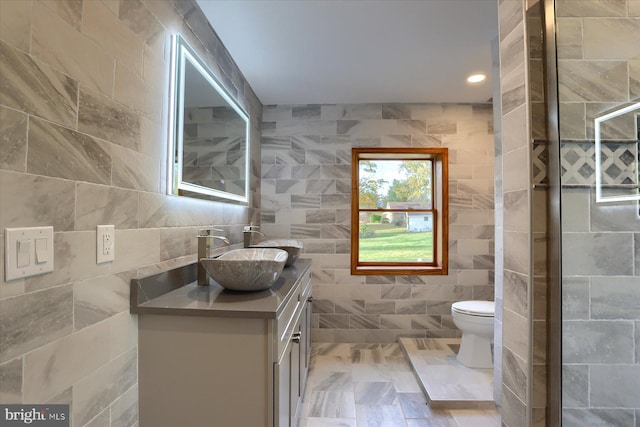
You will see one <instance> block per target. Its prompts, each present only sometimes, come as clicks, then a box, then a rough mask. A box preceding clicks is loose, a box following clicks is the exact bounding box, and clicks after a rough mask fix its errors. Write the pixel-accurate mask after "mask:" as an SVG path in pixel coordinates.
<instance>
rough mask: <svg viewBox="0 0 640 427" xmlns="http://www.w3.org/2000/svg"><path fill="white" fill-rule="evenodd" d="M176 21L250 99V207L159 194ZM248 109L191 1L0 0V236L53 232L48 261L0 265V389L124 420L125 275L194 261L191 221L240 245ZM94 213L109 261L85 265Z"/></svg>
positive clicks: (133, 419) (131, 405)
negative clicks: (15, 276)
mask: <svg viewBox="0 0 640 427" xmlns="http://www.w3.org/2000/svg"><path fill="white" fill-rule="evenodd" d="M175 32H181V33H182V34H183V36H184V37H185V38H186V39H187V40H188V41H189V43H190V44H191V45H192V46H194V47H195V48H196V49H197V50H199V51H201V52H206V55H205V61H206V62H207V63H208V64H209V66H210V67H211V69H212V70H213V71H214V72H215V73H217V74H218V75H219V77H220V78H221V80H222V81H223V82H224V84H225V85H226V86H227V88H228V89H229V91H230V92H231V93H233V94H234V95H235V96H236V97H237V99H238V101H239V103H240V104H241V105H244V106H245V108H246V109H247V110H248V111H249V112H250V115H251V118H252V122H251V129H252V141H251V145H252V159H253V160H254V161H253V165H252V168H251V170H252V178H251V179H252V185H251V188H252V191H253V194H252V200H251V204H250V207H240V206H233V205H223V204H220V203H215V202H209V201H204V200H196V199H188V198H179V197H173V196H168V195H165V190H166V185H165V184H164V182H163V181H164V178H165V176H166V173H165V162H166V154H165V152H166V148H165V147H166V130H165V129H166V127H167V114H166V112H167V111H168V104H167V102H168V71H169V46H170V45H169V41H170V35H171V34H173V33H175ZM261 109H262V106H261V104H260V102H259V101H258V99H257V98H256V96H255V95H254V94H253V92H252V90H251V88H250V87H249V85H248V84H247V82H246V81H245V80H244V77H243V76H242V73H241V72H240V71H239V70H238V69H237V66H236V65H235V63H234V62H233V60H232V59H231V58H230V56H229V55H228V52H226V49H225V48H224V46H223V45H222V43H221V42H220V41H219V40H218V39H217V36H216V35H215V33H214V31H213V30H212V29H211V27H209V26H208V24H206V21H205V20H204V17H203V15H202V13H201V11H200V10H199V8H198V7H197V5H196V4H195V2H193V1H192V0H173V1H155V0H121V1H117V0H116V1H104V2H103V1H93V0H84V1H82V0H78V1H63V0H52V1H31V0H6V1H5V0H3V1H2V2H0V194H2V200H1V202H0V238H1V239H2V241H4V229H5V228H6V227H28V226H44V225H53V226H54V230H55V235H54V240H55V271H54V272H52V273H49V274H45V275H41V276H34V277H31V278H27V279H24V280H14V281H10V282H6V281H4V262H2V263H0V276H2V281H1V282H0V325H2V326H1V327H0V401H2V403H45V402H49V403H68V404H71V415H72V425H73V426H75V427H81V426H85V425H87V426H88V425H92V426H93V425H100V426H109V425H111V426H133V425H137V421H138V410H137V407H138V388H137V366H138V361H137V318H136V317H135V316H131V315H130V314H129V308H128V306H129V302H128V301H129V281H130V280H131V278H133V277H139V276H144V275H148V274H151V273H153V272H155V271H157V270H159V269H167V268H171V267H173V266H177V265H180V264H184V263H187V262H193V261H194V260H195V252H196V241H195V237H194V236H195V235H196V230H197V228H198V227H201V226H205V225H211V224H217V225H223V226H224V227H225V229H226V232H227V234H228V235H230V236H231V238H232V241H233V242H234V243H240V241H241V238H242V233H241V226H242V225H243V224H246V223H248V222H250V221H256V222H257V221H258V219H259V203H260V200H259V197H258V194H259V181H258V180H259V175H260V161H259V160H258V159H259V158H260V155H259V153H260V137H259V133H260V126H261V121H260V117H261ZM98 224H114V225H115V228H116V235H115V241H116V257H115V261H113V262H111V263H107V264H96V258H95V246H96V241H95V239H96V237H95V234H96V233H95V227H96V225H98ZM0 259H4V243H3V244H2V245H0Z"/></svg>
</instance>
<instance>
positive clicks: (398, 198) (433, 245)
mask: <svg viewBox="0 0 640 427" xmlns="http://www.w3.org/2000/svg"><path fill="white" fill-rule="evenodd" d="M447 154H448V150H447V149H446V148H353V149H352V186H351V188H352V195H351V207H352V210H351V274H374V275H375V274H380V275H382V274H388V275H392V274H393V275H396V274H400V275H407V274H447V247H448V217H449V215H448V200H447V199H448V162H447Z"/></svg>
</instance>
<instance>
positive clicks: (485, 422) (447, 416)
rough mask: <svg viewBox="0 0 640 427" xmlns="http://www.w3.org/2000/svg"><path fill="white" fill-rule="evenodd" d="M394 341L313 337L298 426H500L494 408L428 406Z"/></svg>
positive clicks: (398, 346)
mask: <svg viewBox="0 0 640 427" xmlns="http://www.w3.org/2000/svg"><path fill="white" fill-rule="evenodd" d="M426 402H427V400H426V398H425V396H424V394H423V393H422V391H421V390H420V386H419V385H418V382H417V380H416V378H415V376H414V374H413V372H412V370H411V366H410V365H409V362H408V361H407V360H406V358H405V355H404V353H403V351H402V349H401V348H400V345H399V344H326V343H314V344H313V351H312V355H311V369H310V372H309V379H308V382H307V388H306V392H305V398H304V403H303V407H302V419H301V420H300V427H499V426H500V416H499V414H498V412H497V411H496V410H488V409H486V410H477V409H431V408H430V407H429V406H428V405H427V403H426Z"/></svg>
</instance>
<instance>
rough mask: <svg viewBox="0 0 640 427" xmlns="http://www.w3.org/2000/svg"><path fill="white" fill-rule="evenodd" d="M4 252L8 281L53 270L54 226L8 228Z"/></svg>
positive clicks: (5, 272) (5, 274) (5, 271)
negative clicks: (37, 250)
mask: <svg viewBox="0 0 640 427" xmlns="http://www.w3.org/2000/svg"><path fill="white" fill-rule="evenodd" d="M36 240H37V241H38V242H39V244H38V249H39V252H38V257H36ZM21 249H22V252H21V253H20V250H21ZM27 252H28V253H27ZM4 254H5V256H4V258H5V265H4V276H5V280H6V281H9V280H15V279H22V278H25V277H30V276H35V275H38V274H43V273H48V272H50V271H53V227H28V228H6V229H5V247H4ZM18 265H21V267H18Z"/></svg>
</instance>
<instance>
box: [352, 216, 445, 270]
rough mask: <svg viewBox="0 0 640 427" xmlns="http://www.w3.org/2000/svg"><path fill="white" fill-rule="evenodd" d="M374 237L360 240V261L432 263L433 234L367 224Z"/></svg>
mask: <svg viewBox="0 0 640 427" xmlns="http://www.w3.org/2000/svg"><path fill="white" fill-rule="evenodd" d="M367 226H368V227H369V228H370V229H371V230H373V231H375V235H374V236H373V237H368V238H360V261H362V262H372V261H388V262H401V261H404V262H407V261H408V262H411V261H414V262H415V261H417V260H418V259H420V260H421V261H425V262H428V261H432V258H433V233H407V230H406V228H405V227H395V226H393V225H391V224H367Z"/></svg>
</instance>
